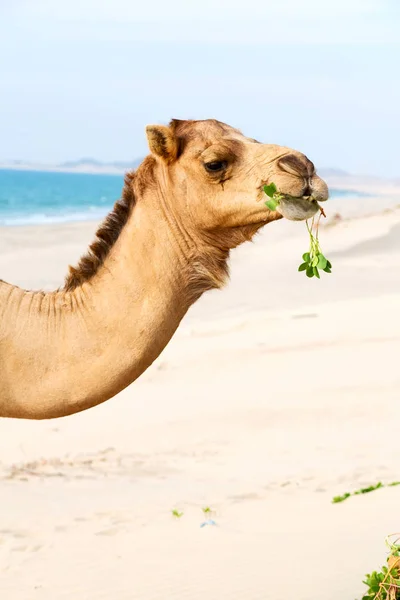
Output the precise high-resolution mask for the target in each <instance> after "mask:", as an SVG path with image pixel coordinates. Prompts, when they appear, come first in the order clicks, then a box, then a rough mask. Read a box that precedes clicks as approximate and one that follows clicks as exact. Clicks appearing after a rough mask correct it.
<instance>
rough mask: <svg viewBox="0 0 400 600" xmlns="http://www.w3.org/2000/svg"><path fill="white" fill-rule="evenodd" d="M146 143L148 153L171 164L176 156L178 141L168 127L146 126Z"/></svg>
mask: <svg viewBox="0 0 400 600" xmlns="http://www.w3.org/2000/svg"><path fill="white" fill-rule="evenodd" d="M146 135H147V142H148V144H149V148H150V152H151V153H152V154H154V155H155V156H157V157H158V158H161V159H162V160H165V162H167V163H171V162H173V161H174V160H176V158H177V156H178V139H177V138H176V136H175V134H174V132H173V131H172V129H171V128H170V127H166V126H165V125H148V126H147V127H146Z"/></svg>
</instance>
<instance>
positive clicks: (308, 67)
mask: <svg viewBox="0 0 400 600" xmlns="http://www.w3.org/2000/svg"><path fill="white" fill-rule="evenodd" d="M399 73H400V1H399V0H241V1H238V0H229V1H226V0H201V1H198V0H168V2H166V1H165V0H147V1H146V2H144V1H142V2H138V1H137V0H136V1H135V0H103V1H102V0H57V2H54V0H13V1H12V2H10V1H9V0H0V161H1V160H6V159H20V160H29V161H34V162H42V163H58V162H61V161H64V160H73V159H78V158H81V157H93V158H95V159H98V160H103V161H113V160H124V161H130V160H134V159H136V158H137V157H140V156H143V155H144V154H146V153H147V145H146V138H145V126H146V125H147V124H150V123H167V122H168V121H169V120H170V119H171V118H180V119H185V118H195V119H203V118H217V119H219V120H221V121H224V122H227V123H229V124H230V125H233V126H234V127H238V128H240V129H241V130H242V131H243V133H244V134H246V135H248V136H250V137H255V138H257V139H259V140H261V141H263V142H265V143H277V144H282V145H285V146H290V147H292V148H296V149H298V150H300V151H302V152H304V153H305V154H307V156H309V158H310V159H311V160H312V161H313V162H314V163H315V164H316V165H317V167H320V168H326V167H333V168H341V169H345V170H347V171H350V172H353V173H360V174H374V175H381V176H388V177H397V178H400V151H399V140H400V75H399Z"/></svg>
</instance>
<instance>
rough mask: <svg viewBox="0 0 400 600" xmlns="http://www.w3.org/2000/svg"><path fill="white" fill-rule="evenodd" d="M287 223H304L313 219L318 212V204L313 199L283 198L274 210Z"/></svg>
mask: <svg viewBox="0 0 400 600" xmlns="http://www.w3.org/2000/svg"><path fill="white" fill-rule="evenodd" d="M276 210H277V211H278V212H280V213H281V215H282V216H283V217H285V219H289V221H305V220H307V219H310V218H311V217H313V216H314V215H315V214H316V213H317V212H318V210H319V204H318V202H317V201H316V200H315V199H314V198H304V197H299V198H295V197H292V196H290V197H288V196H286V197H284V198H282V199H281V200H280V202H279V205H278V206H277V209H276Z"/></svg>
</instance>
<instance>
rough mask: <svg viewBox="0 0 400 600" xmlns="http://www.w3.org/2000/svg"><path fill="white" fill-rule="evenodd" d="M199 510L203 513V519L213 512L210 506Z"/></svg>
mask: <svg viewBox="0 0 400 600" xmlns="http://www.w3.org/2000/svg"><path fill="white" fill-rule="evenodd" d="M201 510H202V511H203V513H204V516H205V517H209V516H210V515H211V514H212V513H213V512H214V511H213V509H212V508H211V507H210V506H204V507H203V508H202V509H201Z"/></svg>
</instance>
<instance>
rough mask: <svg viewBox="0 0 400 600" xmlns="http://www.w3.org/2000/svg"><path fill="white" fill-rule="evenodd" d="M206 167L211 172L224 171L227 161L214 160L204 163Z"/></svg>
mask: <svg viewBox="0 0 400 600" xmlns="http://www.w3.org/2000/svg"><path fill="white" fill-rule="evenodd" d="M204 167H205V169H206V171H209V172H210V173H218V171H223V170H224V169H225V168H226V161H224V160H213V161H212V162H209V163H204Z"/></svg>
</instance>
